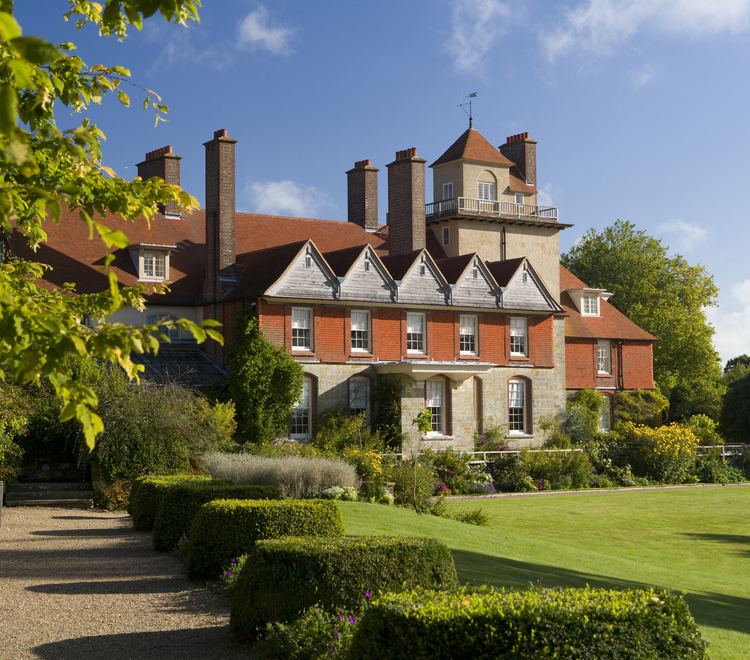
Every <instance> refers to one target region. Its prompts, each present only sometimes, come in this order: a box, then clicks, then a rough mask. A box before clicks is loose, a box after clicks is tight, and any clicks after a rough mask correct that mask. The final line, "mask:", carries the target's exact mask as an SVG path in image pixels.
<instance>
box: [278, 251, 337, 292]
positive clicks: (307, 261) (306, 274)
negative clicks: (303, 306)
mask: <svg viewBox="0 0 750 660" xmlns="http://www.w3.org/2000/svg"><path fill="white" fill-rule="evenodd" d="M265 294H266V295H268V296H279V297H284V298H322V299H326V298H337V297H338V295H339V280H338V278H337V277H336V274H335V273H334V272H333V270H332V269H331V267H330V266H329V265H328V263H327V262H326V260H325V258H324V257H323V255H322V254H321V253H320V250H318V248H317V247H316V246H315V243H313V242H312V241H311V240H307V241H304V242H303V243H301V244H300V245H299V249H298V250H296V253H295V255H294V256H293V257H292V258H291V259H290V260H289V262H288V265H287V266H286V268H285V269H284V271H283V272H282V273H281V275H280V276H279V277H278V278H277V279H276V280H275V281H274V282H273V284H271V285H270V286H269V287H268V288H267V289H266V291H265Z"/></svg>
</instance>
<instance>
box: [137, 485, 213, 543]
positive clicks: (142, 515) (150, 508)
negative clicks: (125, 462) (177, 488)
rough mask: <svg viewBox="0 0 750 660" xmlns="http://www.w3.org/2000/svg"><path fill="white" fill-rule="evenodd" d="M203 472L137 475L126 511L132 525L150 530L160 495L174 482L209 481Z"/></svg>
mask: <svg viewBox="0 0 750 660" xmlns="http://www.w3.org/2000/svg"><path fill="white" fill-rule="evenodd" d="M210 480H211V477H209V476H207V475H203V474H200V475H198V474H173V475H150V476H146V477H138V478H137V479H136V480H135V481H134V482H133V485H132V488H131V489H130V498H129V499H128V508H127V511H128V513H129V514H130V517H131V518H132V519H133V527H135V528H136V529H143V530H146V531H149V532H150V531H151V530H152V529H153V528H154V520H155V519H156V513H157V512H158V511H159V505H160V504H161V499H162V496H163V495H164V492H165V491H166V489H167V488H168V487H169V486H170V485H172V484H176V483H188V482H193V481H210Z"/></svg>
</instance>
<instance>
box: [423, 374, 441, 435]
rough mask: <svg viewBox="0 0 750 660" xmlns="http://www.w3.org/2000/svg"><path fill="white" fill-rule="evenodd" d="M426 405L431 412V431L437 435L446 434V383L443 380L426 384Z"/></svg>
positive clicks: (435, 380) (439, 379) (436, 379)
mask: <svg viewBox="0 0 750 660" xmlns="http://www.w3.org/2000/svg"><path fill="white" fill-rule="evenodd" d="M424 405H425V408H427V409H428V410H429V411H430V415H431V419H430V424H431V430H430V433H434V434H436V435H440V434H443V433H444V432H445V383H444V382H443V379H442V378H435V379H433V380H428V381H427V382H426V383H425V397H424Z"/></svg>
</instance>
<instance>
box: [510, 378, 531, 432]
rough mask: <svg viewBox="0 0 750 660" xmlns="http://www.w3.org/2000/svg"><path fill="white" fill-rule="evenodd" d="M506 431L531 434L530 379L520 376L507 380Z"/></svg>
mask: <svg viewBox="0 0 750 660" xmlns="http://www.w3.org/2000/svg"><path fill="white" fill-rule="evenodd" d="M508 433H509V434H510V435H530V434H531V381H530V380H529V379H528V378H524V377H522V376H518V377H515V378H511V379H510V380H509V381H508Z"/></svg>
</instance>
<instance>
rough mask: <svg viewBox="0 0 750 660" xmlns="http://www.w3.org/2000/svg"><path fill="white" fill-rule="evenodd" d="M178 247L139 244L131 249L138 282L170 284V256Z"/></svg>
mask: <svg viewBox="0 0 750 660" xmlns="http://www.w3.org/2000/svg"><path fill="white" fill-rule="evenodd" d="M175 249H177V246H176V245H162V244H157V243H137V244H136V245H133V246H131V247H130V250H129V251H130V257H131V259H132V260H133V265H134V266H135V269H136V272H137V273H138V280H139V281H141V282H169V280H170V276H169V255H170V253H171V252H172V250H175Z"/></svg>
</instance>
